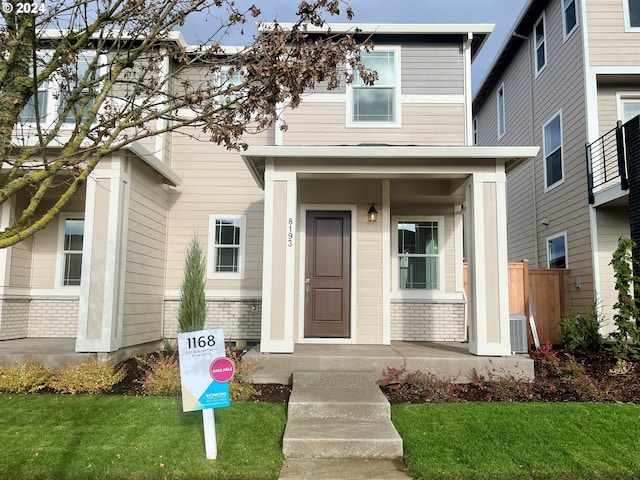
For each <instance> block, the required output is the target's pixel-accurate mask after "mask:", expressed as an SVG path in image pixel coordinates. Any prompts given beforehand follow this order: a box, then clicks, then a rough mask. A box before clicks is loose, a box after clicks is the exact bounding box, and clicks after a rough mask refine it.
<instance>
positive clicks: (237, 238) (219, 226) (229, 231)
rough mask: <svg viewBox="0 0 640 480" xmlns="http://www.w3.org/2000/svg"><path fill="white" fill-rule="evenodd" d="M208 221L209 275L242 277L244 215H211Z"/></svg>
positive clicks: (213, 276) (244, 231)
mask: <svg viewBox="0 0 640 480" xmlns="http://www.w3.org/2000/svg"><path fill="white" fill-rule="evenodd" d="M209 222H210V225H209V252H210V254H209V265H210V266H209V277H210V278H218V277H233V278H243V276H244V249H245V238H246V217H245V216H244V215H211V216H210V218H209Z"/></svg>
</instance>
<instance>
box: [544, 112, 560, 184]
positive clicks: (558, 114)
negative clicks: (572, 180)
mask: <svg viewBox="0 0 640 480" xmlns="http://www.w3.org/2000/svg"><path fill="white" fill-rule="evenodd" d="M556 117H560V146H559V148H560V169H561V170H562V178H561V179H560V180H558V181H557V182H556V183H554V184H552V185H549V186H547V183H548V182H547V152H546V149H545V134H544V133H545V129H546V128H547V126H548V125H549V124H550V123H551V122H553V121H554V120H555V119H556ZM554 151H555V150H554ZM542 164H543V166H544V191H545V193H546V192H549V191H551V190H553V189H554V188H556V187H558V186H559V185H562V184H563V183H564V179H565V175H564V126H563V123H562V110H560V111H558V112H556V113H555V114H554V115H553V116H552V117H551V118H550V119H549V120H548V121H547V123H545V124H544V125H543V126H542Z"/></svg>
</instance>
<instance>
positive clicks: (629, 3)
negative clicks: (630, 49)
mask: <svg viewBox="0 0 640 480" xmlns="http://www.w3.org/2000/svg"><path fill="white" fill-rule="evenodd" d="M622 7H623V10H624V26H625V30H626V31H628V32H640V0H622Z"/></svg>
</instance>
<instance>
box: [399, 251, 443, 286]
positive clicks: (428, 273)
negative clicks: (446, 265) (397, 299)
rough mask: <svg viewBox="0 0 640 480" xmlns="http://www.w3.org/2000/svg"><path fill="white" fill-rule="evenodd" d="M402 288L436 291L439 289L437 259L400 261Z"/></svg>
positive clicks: (413, 258) (412, 258)
mask: <svg viewBox="0 0 640 480" xmlns="http://www.w3.org/2000/svg"><path fill="white" fill-rule="evenodd" d="M400 288H402V289H422V290H435V289H437V288H438V259H437V257H403V258H401V259H400Z"/></svg>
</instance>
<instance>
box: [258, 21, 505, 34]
mask: <svg viewBox="0 0 640 480" xmlns="http://www.w3.org/2000/svg"><path fill="white" fill-rule="evenodd" d="M272 25H273V24H271V23H259V24H258V30H259V31H268V30H269V29H270V28H272ZM279 26H280V27H281V28H283V29H284V30H291V29H292V28H293V26H294V24H293V23H279ZM493 28H494V24H492V23H361V24H355V23H328V24H325V25H324V26H322V27H316V26H313V25H308V26H307V27H306V31H307V32H310V33H327V32H329V31H331V33H356V30H360V32H359V33H363V34H385V35H388V34H392V35H393V34H399V35H411V34H418V35H425V34H438V35H442V34H464V35H466V34H467V33H469V32H471V33H477V34H487V35H488V34H490V33H491V32H493Z"/></svg>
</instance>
